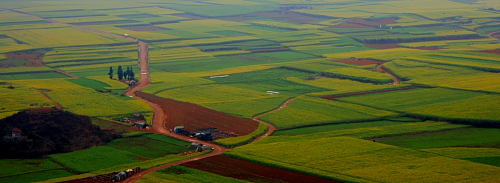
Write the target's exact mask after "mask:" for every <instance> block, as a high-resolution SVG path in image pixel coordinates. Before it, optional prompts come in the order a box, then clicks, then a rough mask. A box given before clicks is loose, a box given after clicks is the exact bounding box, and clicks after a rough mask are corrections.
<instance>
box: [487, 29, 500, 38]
mask: <svg viewBox="0 0 500 183" xmlns="http://www.w3.org/2000/svg"><path fill="white" fill-rule="evenodd" d="M495 34H500V31H497V32H491V33H489V34H488V37H489V38H492V39H500V37H498V38H497V37H493V35H495Z"/></svg>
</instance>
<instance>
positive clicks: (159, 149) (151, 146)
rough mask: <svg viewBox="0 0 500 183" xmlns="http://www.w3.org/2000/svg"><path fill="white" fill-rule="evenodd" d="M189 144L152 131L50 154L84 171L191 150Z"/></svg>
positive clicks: (63, 162)
mask: <svg viewBox="0 0 500 183" xmlns="http://www.w3.org/2000/svg"><path fill="white" fill-rule="evenodd" d="M187 145H189V143H187V142H184V141H181V140H177V139H172V138H170V137H166V136H162V135H156V134H150V135H142V136H136V137H129V138H121V139H116V140H114V141H112V142H110V143H108V144H106V145H104V146H99V147H93V148H90V149H86V150H81V151H76V152H71V153H63V154H54V155H50V158H52V159H54V160H55V161H57V162H60V163H62V164H64V165H65V166H67V167H68V168H71V169H73V170H76V171H78V172H81V173H85V172H90V171H96V170H101V169H105V168H111V167H115V166H120V165H124V164H131V163H138V162H144V161H148V160H152V161H153V160H155V159H158V158H162V157H167V156H168V155H173V154H174V155H175V154H178V153H182V152H188V151H192V149H188V148H187V147H186V146H187ZM175 156H177V155H175Z"/></svg>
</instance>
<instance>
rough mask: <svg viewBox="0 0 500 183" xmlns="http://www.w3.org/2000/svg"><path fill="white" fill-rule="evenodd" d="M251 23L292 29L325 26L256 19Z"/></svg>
mask: <svg viewBox="0 0 500 183" xmlns="http://www.w3.org/2000/svg"><path fill="white" fill-rule="evenodd" d="M251 23H252V24H257V25H263V26H268V27H278V28H292V29H299V30H301V29H318V28H322V27H325V26H320V25H310V24H292V23H286V22H276V21H266V20H258V21H252V22H251Z"/></svg>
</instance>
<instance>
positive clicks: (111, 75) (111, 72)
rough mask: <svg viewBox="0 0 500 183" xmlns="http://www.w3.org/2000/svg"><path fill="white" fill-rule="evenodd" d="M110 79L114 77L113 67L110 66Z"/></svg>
mask: <svg viewBox="0 0 500 183" xmlns="http://www.w3.org/2000/svg"><path fill="white" fill-rule="evenodd" d="M108 75H109V79H113V67H109V73H108Z"/></svg>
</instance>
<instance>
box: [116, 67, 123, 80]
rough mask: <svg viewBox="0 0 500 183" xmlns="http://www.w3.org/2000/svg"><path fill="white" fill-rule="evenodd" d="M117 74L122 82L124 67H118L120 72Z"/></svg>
mask: <svg viewBox="0 0 500 183" xmlns="http://www.w3.org/2000/svg"><path fill="white" fill-rule="evenodd" d="M116 74H118V79H119V80H122V79H123V69H122V66H121V65H120V66H118V71H117V72H116Z"/></svg>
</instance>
